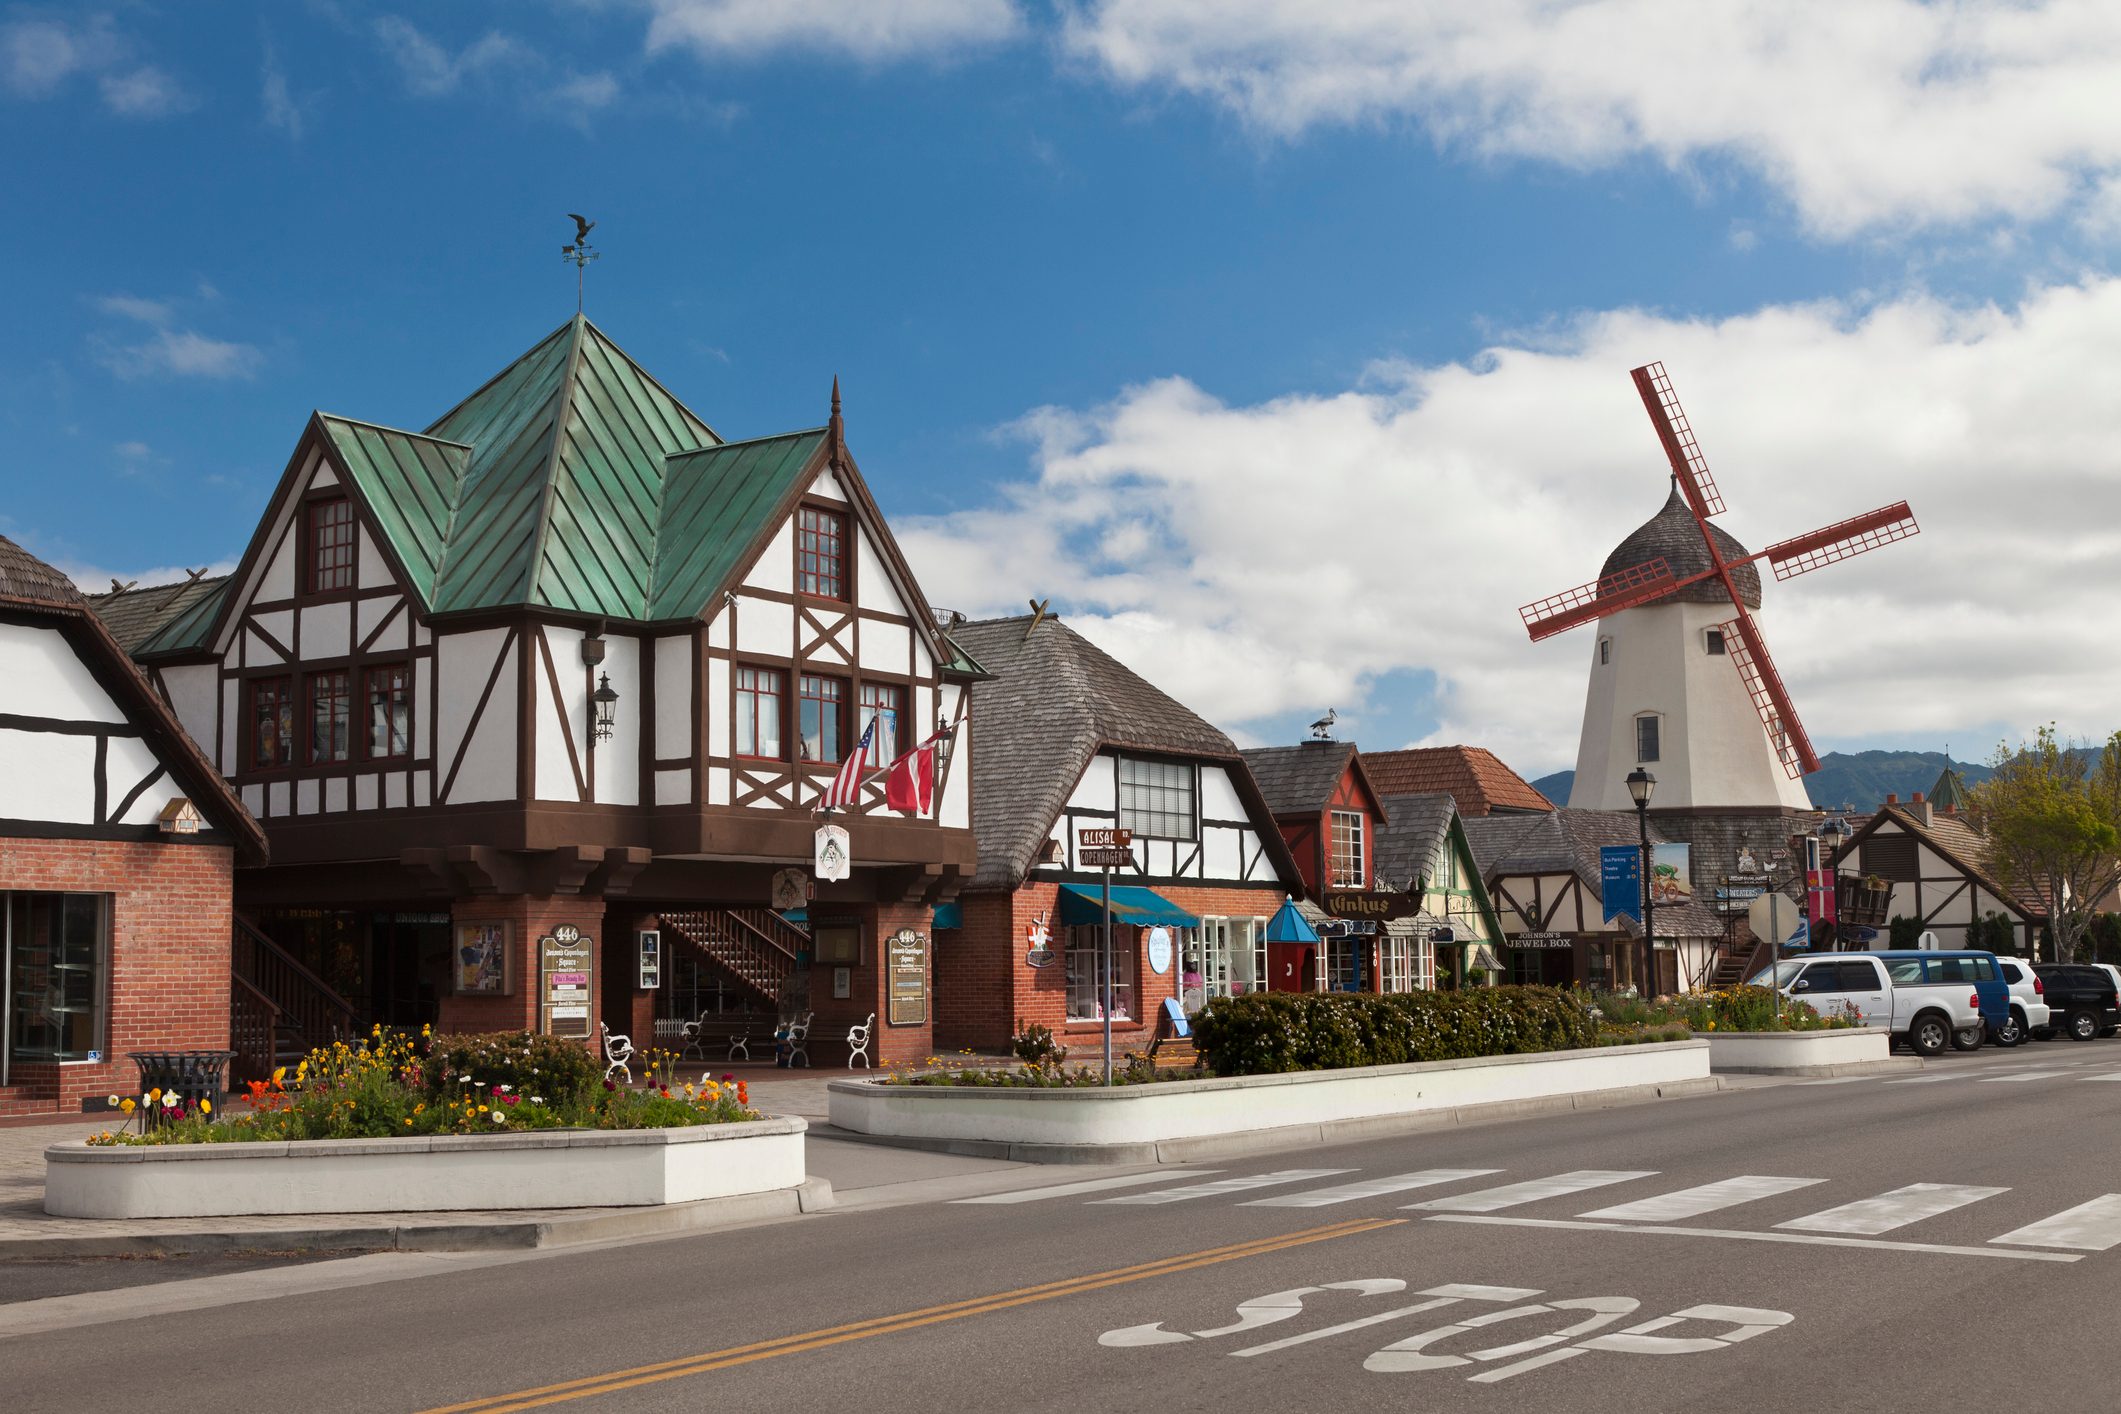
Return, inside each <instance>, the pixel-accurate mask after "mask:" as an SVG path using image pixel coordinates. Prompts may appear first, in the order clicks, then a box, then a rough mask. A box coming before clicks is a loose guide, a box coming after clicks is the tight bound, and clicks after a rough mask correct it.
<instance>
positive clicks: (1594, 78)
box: [1063, 0, 2121, 236]
mask: <svg viewBox="0 0 2121 1414" xmlns="http://www.w3.org/2000/svg"><path fill="white" fill-rule="evenodd" d="M1063 42H1064V46H1065V48H1066V49H1067V50H1068V52H1070V53H1072V54H1073V55H1075V56H1076V57H1077V58H1078V59H1079V60H1081V61H1084V62H1087V63H1088V64H1089V65H1090V66H1092V67H1093V68H1094V69H1096V70H1098V71H1100V72H1102V73H1103V74H1104V75H1105V76H1107V77H1108V78H1110V79H1111V80H1113V81H1115V82H1117V83H1119V84H1121V85H1123V86H1126V87H1131V88H1141V89H1152V90H1154V89H1168V90H1176V91H1178V92H1181V93H1186V94H1191V95H1196V96H1199V97H1203V98H1206V99H1208V100H1211V101H1213V102H1215V103H1218V104H1220V105H1222V106H1224V107H1226V108H1228V109H1229V110H1231V111H1233V112H1234V113H1236V114H1238V115H1240V116H1241V117H1242V118H1243V120H1244V121H1246V122H1247V123H1249V124H1251V125H1253V126H1255V127H1256V128H1258V129H1260V130H1262V131H1264V132H1268V133H1272V134H1278V135H1283V136H1289V135H1295V134H1298V133H1301V132H1303V131H1304V130H1306V129H1309V128H1312V127H1315V126H1320V125H1335V124H1362V123H1374V122H1394V121H1407V120H1411V121H1412V122H1414V123H1416V124H1419V125H1420V126H1421V127H1422V128H1423V129H1425V130H1426V131H1427V132H1428V134H1429V135H1430V136H1431V137H1433V138H1434V139H1435V140H1436V141H1437V142H1439V143H1441V144H1444V145H1445V146H1447V147H1450V148H1454V149H1459V150H1463V151H1467V152H1471V153H1475V154H1479V155H1482V156H1490V157H1530V158H1535V159H1543V160H1548V161H1552V162H1556V163H1561V164H1564V165H1568V166H1574V167H1589V166H1599V165H1607V164H1612V163H1615V162H1619V161H1622V160H1625V159H1627V158H1629V157H1632V156H1636V155H1642V154H1646V155H1649V156H1651V157H1653V158H1655V159H1657V160H1659V161H1661V162H1663V163H1666V164H1667V165H1669V166H1672V167H1675V168H1682V167H1686V166H1689V165H1690V164H1693V163H1696V162H1697V161H1699V160H1700V159H1703V158H1708V157H1717V156H1729V157H1732V158H1735V159H1737V160H1738V161H1739V162H1740V163H1742V164H1744V165H1745V166H1747V167H1749V168H1751V169H1752V170H1754V171H1756V172H1757V173H1759V174H1760V176H1761V177H1762V178H1764V179H1765V180H1766V181H1767V182H1768V183H1769V184H1770V185H1771V186H1772V187H1774V188H1776V189H1777V190H1779V191H1781V192H1782V193H1784V194H1785V195H1786V196H1787V197H1788V198H1789V200H1790V201H1792V202H1793V203H1794V204H1795V206H1796V207H1797V209H1798V211H1799V212H1800V214H1801V216H1802V218H1803V220H1804V222H1805V223H1806V224H1807V225H1808V226H1809V227H1810V228H1811V229H1812V230H1814V231H1815V232H1819V233H1823V234H1827V235H1835V236H1843V235H1848V234H1851V233H1854V232H1857V231H1862V230H1867V229H1877V228H1896V227H1906V226H1920V225H1926V224H1932V223H1953V222H1961V221H1968V220H1979V219H1986V218H1992V217H2005V218H2037V217H2042V216H2045V215H2048V214H2051V213H2053V212H2056V211H2058V210H2062V209H2065V208H2066V207H2067V206H2068V204H2069V203H2070V202H2071V201H2072V200H2074V199H2075V198H2076V197H2077V196H2078V195H2080V194H2081V193H2082V191H2083V190H2084V189H2085V188H2086V187H2087V186H2088V185H2089V184H2091V183H2095V182H2097V181H2098V180H2099V179H2101V178H2106V177H2111V176H2113V175H2114V174H2115V173H2116V172H2121V123H2116V122H2115V121H2114V111H2115V110H2114V95H2115V94H2116V93H2117V92H2121V6H2115V5H2113V4H2111V3H2109V0H1955V3H1949V4H1927V3H1921V0H1864V2H1863V3H1851V0H1573V3H1557V0H1482V3H1479V4H1474V5H1445V4H1409V3H1400V0H1339V2H1338V3H1332V4H1324V5H1321V4H1318V3H1317V2H1316V0H1084V3H1083V4H1082V6H1081V7H1080V8H1076V9H1071V10H1069V11H1068V12H1067V19H1066V22H1065V28H1064V39H1063Z"/></svg>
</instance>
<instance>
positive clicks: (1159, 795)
mask: <svg viewBox="0 0 2121 1414" xmlns="http://www.w3.org/2000/svg"><path fill="white" fill-rule="evenodd" d="M1119 825H1120V828H1121V829H1123V830H1132V831H1134V833H1135V834H1137V835H1146V836H1151V837H1153V838H1156V839H1165V840H1190V839H1192V838H1194V836H1195V835H1196V834H1198V833H1199V822H1198V821H1197V820H1196V819H1195V818H1194V813H1193V768H1192V767H1191V766H1190V765H1187V764H1185V763H1183V762H1178V761H1144V760H1141V759H1139V758H1137V757H1132V756H1122V757H1121V758H1120V761H1119Z"/></svg>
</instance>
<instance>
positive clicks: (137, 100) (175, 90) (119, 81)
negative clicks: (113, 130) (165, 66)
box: [96, 64, 194, 118]
mask: <svg viewBox="0 0 2121 1414" xmlns="http://www.w3.org/2000/svg"><path fill="white" fill-rule="evenodd" d="M96 86H97V88H98V89H100V90H101V91H102V94H103V106H104V107H106V108H108V109H110V110H111V112H113V113H116V114H118V115H119V116H120V117H124V118H166V117H168V116H169V115H170V114H172V113H182V112H184V111H186V110H187V109H189V108H191V107H193V106H194V104H193V100H192V97H191V95H190V94H188V93H186V92H185V91H184V89H183V87H182V86H181V85H180V84H178V82H177V81H176V80H175V79H174V78H172V77H170V75H169V74H168V73H166V72H164V71H163V70H161V69H158V68H156V67H155V66H154V65H152V64H147V65H143V66H141V67H140V68H137V69H133V70H130V71H128V72H126V73H122V74H105V75H104V76H103V77H102V78H100V79H98V80H97V81H96Z"/></svg>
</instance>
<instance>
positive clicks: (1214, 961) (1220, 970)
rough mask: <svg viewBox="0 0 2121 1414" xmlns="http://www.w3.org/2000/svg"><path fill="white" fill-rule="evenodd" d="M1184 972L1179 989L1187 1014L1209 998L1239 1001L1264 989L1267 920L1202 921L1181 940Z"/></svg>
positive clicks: (1204, 919)
mask: <svg viewBox="0 0 2121 1414" xmlns="http://www.w3.org/2000/svg"><path fill="white" fill-rule="evenodd" d="M1182 945H1183V947H1184V950H1185V954H1184V955H1185V971H1184V972H1183V974H1182V975H1181V976H1180V979H1179V986H1180V989H1181V990H1182V991H1183V992H1184V993H1185V997H1184V1004H1185V1007H1186V1010H1188V1011H1189V1012H1190V1011H1198V1010H1200V1009H1201V1007H1202V1006H1204V1005H1206V1004H1207V1001H1208V999H1209V998H1210V997H1241V996H1243V995H1245V994H1246V993H1247V992H1256V991H1259V990H1260V989H1261V988H1263V987H1265V986H1266V985H1267V920H1266V919H1264V918H1203V919H1201V920H1200V926H1199V927H1198V928H1189V929H1187V930H1186V931H1185V934H1184V936H1183V939H1182Z"/></svg>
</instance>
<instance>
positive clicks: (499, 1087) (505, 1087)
mask: <svg viewBox="0 0 2121 1414" xmlns="http://www.w3.org/2000/svg"><path fill="white" fill-rule="evenodd" d="M493 1088H494V1090H495V1091H496V1093H498V1092H501V1091H505V1090H512V1089H514V1088H515V1087H514V1086H512V1085H496V1086H494V1087H493Z"/></svg>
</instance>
